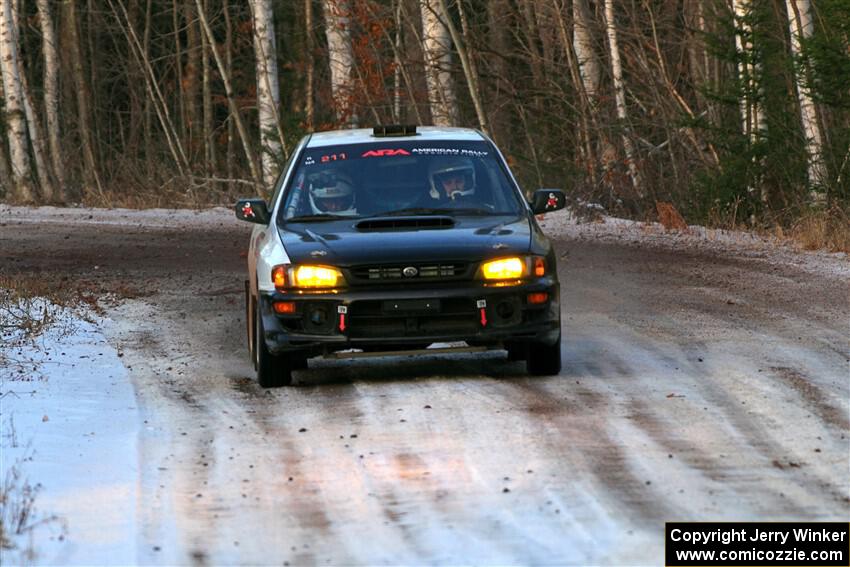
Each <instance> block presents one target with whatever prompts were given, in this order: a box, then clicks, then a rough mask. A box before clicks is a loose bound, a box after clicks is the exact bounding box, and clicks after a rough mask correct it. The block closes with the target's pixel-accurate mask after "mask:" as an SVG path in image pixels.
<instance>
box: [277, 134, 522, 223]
mask: <svg viewBox="0 0 850 567" xmlns="http://www.w3.org/2000/svg"><path fill="white" fill-rule="evenodd" d="M290 179H291V181H290V185H289V187H288V188H287V190H286V191H285V192H284V199H285V201H284V206H283V207H282V209H281V211H282V212H281V214H282V215H283V219H284V220H287V221H293V222H321V221H327V220H334V219H339V218H363V217H375V216H384V215H391V216H400V215H427V214H441V215H508V214H510V215H516V214H519V213H520V212H521V211H522V202H521V201H520V199H519V196H518V194H517V191H516V190H515V189H514V186H513V184H512V182H511V180H510V179H509V178H508V176H507V172H506V171H505V169H504V167H503V166H501V164H500V159H499V158H498V157H497V156H496V155H494V151H493V148H492V146H491V145H490V144H488V143H487V142H483V141H480V142H475V141H470V142H466V141H464V142H459V141H457V142H446V141H440V142H427V141H403V142H400V141H393V140H392V139H386V140H382V141H380V142H370V143H367V144H348V145H340V146H325V147H319V148H307V149H306V150H305V151H304V153H303V155H302V156H301V158H300V160H299V163H298V164H297V165H296V169H295V172H294V174H293V175H292V176H291V177H290Z"/></svg>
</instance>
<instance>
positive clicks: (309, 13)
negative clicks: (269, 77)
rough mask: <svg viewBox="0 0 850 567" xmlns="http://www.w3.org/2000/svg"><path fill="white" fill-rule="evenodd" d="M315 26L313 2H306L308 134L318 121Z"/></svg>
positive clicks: (306, 106)
mask: <svg viewBox="0 0 850 567" xmlns="http://www.w3.org/2000/svg"><path fill="white" fill-rule="evenodd" d="M313 25H314V24H313V0H304V31H305V33H306V38H307V69H306V75H307V76H306V80H305V81H304V83H305V84H304V100H305V101H306V104H305V106H304V114H305V115H306V122H307V124H306V126H307V131H308V132H311V131H312V130H313V123H314V122H315V120H316V116H315V115H316V110H315V106H314V105H313V90H314V89H315V86H314V84H313V83H314V79H313V75H314V74H315V69H316V65H315V63H314V57H315V53H314V52H315V51H316V41H315V38H314V37H313Z"/></svg>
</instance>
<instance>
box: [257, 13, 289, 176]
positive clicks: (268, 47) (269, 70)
mask: <svg viewBox="0 0 850 567" xmlns="http://www.w3.org/2000/svg"><path fill="white" fill-rule="evenodd" d="M252 6H253V10H252V11H253V14H254V57H255V61H256V66H257V110H258V114H259V120H258V123H259V126H260V152H261V161H262V164H263V181H264V182H265V185H266V187H268V188H270V187H271V186H272V185H273V184H274V181H275V179H276V178H277V173H278V160H279V159H280V156H281V153H282V152H281V141H280V138H279V137H278V131H279V128H278V121H277V108H278V105H279V104H280V87H279V85H278V78H277V49H276V47H275V39H274V14H273V12H272V2H271V0H253V2H252Z"/></svg>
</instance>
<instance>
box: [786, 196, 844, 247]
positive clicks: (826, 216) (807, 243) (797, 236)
mask: <svg viewBox="0 0 850 567" xmlns="http://www.w3.org/2000/svg"><path fill="white" fill-rule="evenodd" d="M788 236H790V237H791V238H792V239H794V240H795V241H796V242H798V243H799V244H800V246H801V247H802V248H803V249H804V250H827V251H829V252H846V253H850V215H848V213H847V212H846V211H844V210H842V209H841V208H839V207H837V206H836V207H831V208H829V209H824V210H819V211H812V212H809V213H807V214H806V215H804V216H803V217H802V218H801V219H799V220H798V221H797V222H795V223H794V224H793V225H792V226H791V228H790V230H789V231H788Z"/></svg>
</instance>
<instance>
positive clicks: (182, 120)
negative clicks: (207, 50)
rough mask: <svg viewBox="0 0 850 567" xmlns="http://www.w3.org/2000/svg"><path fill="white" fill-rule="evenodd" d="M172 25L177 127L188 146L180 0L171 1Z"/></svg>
mask: <svg viewBox="0 0 850 567" xmlns="http://www.w3.org/2000/svg"><path fill="white" fill-rule="evenodd" d="M171 25H172V27H173V28H174V72H175V85H174V92H176V93H178V96H177V109H178V113H177V119H178V121H177V127H178V132H179V133H180V136H179V138H180V142H181V145H182V146H183V147H186V123H187V121H188V119H187V118H186V100H185V99H184V98H183V46H182V45H181V43H180V35H181V34H180V4H179V0H172V2H171Z"/></svg>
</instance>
